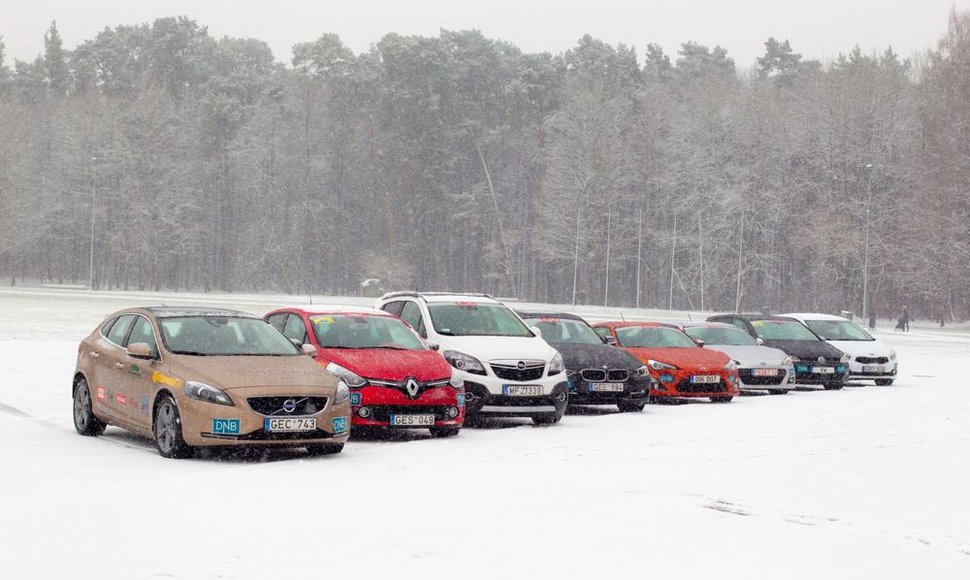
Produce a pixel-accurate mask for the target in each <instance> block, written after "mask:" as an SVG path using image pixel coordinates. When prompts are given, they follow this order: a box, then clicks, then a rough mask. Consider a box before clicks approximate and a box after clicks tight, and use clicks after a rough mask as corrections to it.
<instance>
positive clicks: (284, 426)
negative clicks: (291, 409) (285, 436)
mask: <svg viewBox="0 0 970 580" xmlns="http://www.w3.org/2000/svg"><path fill="white" fill-rule="evenodd" d="M316 428H317V419H316V417H266V419H264V420H263V429H264V430H265V431H271V432H273V433H299V432H301V431H313V430H315V429H316Z"/></svg>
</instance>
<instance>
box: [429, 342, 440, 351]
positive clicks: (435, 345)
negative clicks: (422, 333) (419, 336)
mask: <svg viewBox="0 0 970 580" xmlns="http://www.w3.org/2000/svg"><path fill="white" fill-rule="evenodd" d="M425 344H427V345H428V348H430V349H431V350H438V349H439V348H441V345H440V344H438V343H437V342H436V341H434V340H429V341H426V342H425Z"/></svg>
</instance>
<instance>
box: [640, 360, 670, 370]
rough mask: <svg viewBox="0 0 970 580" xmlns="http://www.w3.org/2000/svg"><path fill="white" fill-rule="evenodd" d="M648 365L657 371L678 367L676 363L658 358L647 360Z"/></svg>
mask: <svg viewBox="0 0 970 580" xmlns="http://www.w3.org/2000/svg"><path fill="white" fill-rule="evenodd" d="M647 366H648V367H650V368H652V369H653V370H655V371H675V370H677V367H675V366H674V365H669V364H667V363H665V362H660V361H658V360H653V359H650V360H648V361H647Z"/></svg>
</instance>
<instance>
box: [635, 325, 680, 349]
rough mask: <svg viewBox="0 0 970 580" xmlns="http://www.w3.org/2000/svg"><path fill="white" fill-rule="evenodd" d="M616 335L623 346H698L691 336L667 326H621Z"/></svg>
mask: <svg viewBox="0 0 970 580" xmlns="http://www.w3.org/2000/svg"><path fill="white" fill-rule="evenodd" d="M616 337H617V339H618V340H619V342H620V344H621V345H622V346H632V347H644V348H654V347H688V346H693V347H696V346H697V344H696V343H694V341H693V340H691V339H690V337H689V336H687V335H686V334H684V333H683V332H681V331H679V330H677V329H676V328H668V327H666V326H621V327H619V328H617V329H616Z"/></svg>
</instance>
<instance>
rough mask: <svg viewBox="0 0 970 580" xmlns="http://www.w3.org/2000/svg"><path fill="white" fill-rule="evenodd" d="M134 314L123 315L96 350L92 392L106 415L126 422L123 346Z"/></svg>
mask: <svg viewBox="0 0 970 580" xmlns="http://www.w3.org/2000/svg"><path fill="white" fill-rule="evenodd" d="M137 316H138V315H136V314H123V315H121V316H119V317H118V320H116V321H115V323H114V324H112V325H111V328H110V329H108V333H107V334H106V335H105V337H104V341H102V345H101V346H102V348H101V349H100V351H98V372H97V374H96V375H95V384H94V393H92V394H93V395H94V398H95V399H97V400H98V402H99V403H100V404H101V405H103V407H102V408H103V409H104V410H105V411H106V413H107V414H109V415H111V416H113V417H115V418H116V419H121V420H122V421H125V422H127V421H128V419H127V416H126V413H125V407H127V406H128V394H127V391H128V388H127V386H126V383H127V381H128V377H127V376H126V373H127V372H128V370H127V368H126V366H125V363H126V362H127V360H128V352H127V350H126V347H125V345H126V344H127V341H128V334H129V333H130V332H131V327H132V326H133V325H134V323H135V318H137Z"/></svg>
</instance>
